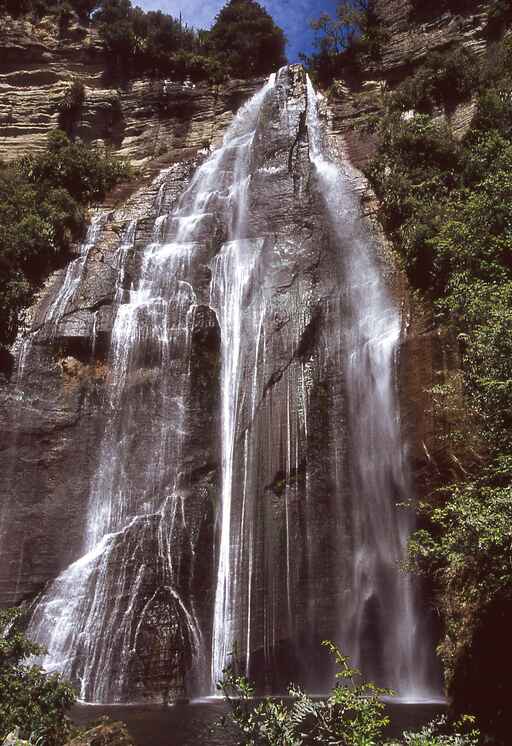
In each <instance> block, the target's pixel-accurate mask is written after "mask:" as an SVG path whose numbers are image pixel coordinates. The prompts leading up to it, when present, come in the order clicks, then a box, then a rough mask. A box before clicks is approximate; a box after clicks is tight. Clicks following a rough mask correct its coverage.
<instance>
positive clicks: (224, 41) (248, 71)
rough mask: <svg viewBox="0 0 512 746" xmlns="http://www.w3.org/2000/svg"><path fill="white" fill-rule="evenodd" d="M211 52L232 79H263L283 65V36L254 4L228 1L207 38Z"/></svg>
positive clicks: (253, 2) (267, 14)
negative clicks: (260, 76) (257, 77)
mask: <svg viewBox="0 0 512 746" xmlns="http://www.w3.org/2000/svg"><path fill="white" fill-rule="evenodd" d="M209 42H210V45H211V48H212V51H213V52H214V53H215V54H216V56H218V57H219V59H220V60H221V62H222V63H223V64H224V65H225V66H226V68H227V69H228V72H229V73H230V74H231V75H234V76H238V77H242V78H246V77H251V76H255V75H266V74H268V73H270V72H272V71H274V70H276V69H278V68H279V67H281V66H282V65H284V64H285V63H286V56H285V45H286V38H285V35H284V33H283V31H282V29H280V28H279V27H278V26H277V25H276V24H275V23H274V20H273V18H272V16H270V15H269V13H267V11H266V10H265V9H264V8H263V7H262V6H261V5H260V4H259V3H257V2H256V0H229V2H228V3H227V4H226V5H225V6H224V8H222V10H221V11H220V13H219V14H218V16H217V18H216V20H215V24H214V26H213V28H212V30H211V33H210V35H209Z"/></svg>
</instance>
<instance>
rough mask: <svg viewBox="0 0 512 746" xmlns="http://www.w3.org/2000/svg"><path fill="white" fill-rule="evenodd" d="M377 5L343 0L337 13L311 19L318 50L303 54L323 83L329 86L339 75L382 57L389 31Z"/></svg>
mask: <svg viewBox="0 0 512 746" xmlns="http://www.w3.org/2000/svg"><path fill="white" fill-rule="evenodd" d="M375 5H376V4H375V0H350V1H349V0H344V1H343V2H340V3H338V5H337V7H336V12H335V15H334V17H331V16H330V15H329V14H328V13H325V12H323V13H321V15H320V16H319V18H317V19H316V20H314V21H313V22H312V23H311V28H312V29H313V30H314V31H315V32H316V34H317V38H316V42H315V43H316V48H317V50H318V51H317V52H316V53H314V54H312V55H311V56H309V57H308V56H305V55H302V57H303V59H304V61H305V63H306V64H307V66H308V68H309V71H310V73H311V74H312V75H313V76H314V77H315V78H316V80H318V82H319V83H320V84H321V85H324V86H328V85H330V83H332V81H333V80H334V79H335V78H337V77H338V78H340V77H354V76H355V77H357V76H359V75H360V74H361V69H362V64H363V62H372V61H373V62H376V61H378V60H379V59H380V53H381V48H382V44H383V43H384V41H385V40H386V33H385V31H384V30H383V28H382V27H381V25H380V23H379V19H378V16H377V13H376V9H375Z"/></svg>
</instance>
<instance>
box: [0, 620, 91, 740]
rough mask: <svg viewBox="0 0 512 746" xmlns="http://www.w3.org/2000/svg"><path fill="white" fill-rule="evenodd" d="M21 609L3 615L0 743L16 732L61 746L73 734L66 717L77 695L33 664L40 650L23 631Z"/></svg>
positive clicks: (0, 652) (0, 623) (0, 668)
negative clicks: (32, 658) (32, 661)
mask: <svg viewBox="0 0 512 746" xmlns="http://www.w3.org/2000/svg"><path fill="white" fill-rule="evenodd" d="M22 620H23V612H22V611H21V610H20V609H7V610H4V611H0V739H3V738H5V737H6V736H7V735H8V734H9V733H10V732H11V731H13V730H14V729H15V728H19V729H20V736H21V737H22V738H28V737H30V736H33V737H36V738H37V739H38V742H39V743H44V744H45V746H61V744H63V743H64V742H65V741H66V740H67V737H68V736H69V735H70V733H71V732H72V724H71V722H70V720H69V719H68V718H67V716H66V713H67V711H68V710H69V708H70V707H71V706H72V705H73V704H74V702H75V698H76V694H75V692H74V690H73V689H72V687H71V686H70V685H69V684H68V683H66V682H64V681H62V679H61V678H60V677H59V676H58V675H51V676H50V675H48V674H46V673H45V672H44V671H43V670H42V669H41V668H40V667H39V666H36V665H33V664H31V662H30V660H29V659H30V658H31V656H34V655H40V654H41V653H42V652H43V650H42V648H41V647H40V646H38V645H35V644H34V643H32V642H30V641H29V640H28V639H27V638H26V637H25V635H24V634H23V632H22V631H21V629H20V623H21V622H22Z"/></svg>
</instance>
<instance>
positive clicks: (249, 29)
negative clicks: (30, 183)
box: [0, 0, 286, 134]
mask: <svg viewBox="0 0 512 746" xmlns="http://www.w3.org/2000/svg"><path fill="white" fill-rule="evenodd" d="M2 11H4V12H8V13H10V14H11V15H13V16H20V15H24V14H28V13H31V14H32V15H33V16H34V17H35V18H36V19H37V17H40V16H42V15H44V14H46V13H49V14H51V15H53V16H55V17H56V19H57V22H58V24H59V29H60V33H61V34H65V33H66V31H67V29H68V27H69V25H70V24H71V22H72V21H73V16H74V14H76V15H77V16H78V17H79V18H80V19H81V20H82V21H86V22H89V21H90V22H92V24H93V25H94V26H95V27H96V28H97V29H98V33H99V36H100V39H101V41H102V44H103V49H104V52H105V66H106V70H107V71H108V73H109V75H110V76H111V77H112V78H113V79H114V80H116V79H117V80H119V81H123V80H127V79H129V78H131V77H134V76H137V75H151V76H155V77H162V76H170V77H172V78H174V79H177V80H185V79H186V78H190V79H191V80H192V81H194V82H197V81H201V80H208V81H210V82H212V83H218V82H220V81H222V80H223V79H224V78H226V76H227V75H232V76H237V77H240V78H250V77H253V76H259V75H267V74H268V73H270V72H272V71H273V70H276V69H277V68H279V67H281V66H282V65H284V64H285V63H286V58H285V54H284V50H285V42H286V40H285V37H284V34H283V32H282V30H281V29H280V28H278V27H277V26H276V24H275V23H274V21H273V20H272V17H271V16H270V15H269V14H268V13H267V11H266V10H265V9H264V8H263V7H262V6H261V5H260V4H259V3H257V2H256V1H255V0H228V2H227V4H226V5H225V7H224V8H223V9H222V10H221V11H220V13H219V14H218V16H217V18H216V21H215V24H214V26H213V28H212V30H211V32H207V31H202V30H200V31H196V30H194V29H192V28H189V27H188V26H187V25H186V24H183V23H182V21H181V19H177V18H174V17H173V16H171V15H169V14H167V13H163V12H162V11H160V10H158V11H148V12H145V11H144V10H142V9H141V8H139V7H134V6H133V5H132V2H131V0H0V12H2ZM69 93H70V92H68V94H69ZM71 103H73V108H72V107H70V104H71ZM60 113H61V117H60V126H61V128H62V129H64V130H66V132H68V133H70V134H71V133H72V130H73V126H74V124H75V120H76V119H77V117H78V114H79V107H78V106H77V102H76V101H75V102H71V100H70V97H69V95H67V96H66V97H65V99H64V100H63V102H62V103H61V107H60Z"/></svg>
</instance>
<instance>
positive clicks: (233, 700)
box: [218, 641, 389, 746]
mask: <svg viewBox="0 0 512 746" xmlns="http://www.w3.org/2000/svg"><path fill="white" fill-rule="evenodd" d="M323 644H324V645H325V646H326V647H327V648H328V649H329V650H330V652H331V653H332V655H333V657H334V659H335V661H336V665H337V668H338V671H337V673H336V679H337V683H336V685H335V686H334V688H333V689H332V691H331V694H330V695H329V696H328V697H327V699H324V700H314V699H312V698H311V697H309V696H308V695H307V694H305V693H304V692H303V691H302V690H301V689H298V688H297V687H295V686H293V685H292V686H290V688H289V695H290V697H291V698H292V700H291V702H287V701H283V700H280V699H269V698H265V699H263V700H261V701H260V702H255V701H254V694H255V691H254V687H253V685H252V684H251V683H250V682H249V681H248V680H247V679H246V678H245V677H244V676H240V675H237V674H236V673H235V672H234V670H233V669H227V670H226V671H225V672H224V678H223V680H222V681H221V682H220V683H219V684H218V688H219V690H220V691H222V693H223V695H224V698H225V699H226V701H227V703H228V704H229V707H230V716H229V718H230V722H231V723H232V724H234V726H235V728H236V731H237V734H238V736H239V737H240V738H242V739H243V740H242V741H240V743H242V744H245V745H246V746H250V745H252V744H261V746H264V744H268V746H300V745H301V744H306V743H308V744H314V743H321V744H344V746H374V745H376V744H378V743H382V737H383V731H384V728H385V727H386V726H387V725H388V723H389V720H388V718H387V717H386V715H385V714H384V708H385V705H384V704H383V702H382V701H381V697H382V695H384V694H389V692H387V691H386V690H384V689H380V688H378V687H376V686H375V685H374V684H372V683H370V682H365V681H363V680H362V679H361V677H360V674H359V672H358V671H356V670H355V669H353V668H351V667H350V665H349V660H348V658H347V657H346V656H344V655H342V653H341V652H340V650H339V649H338V648H337V647H336V645H334V644H333V643H331V642H328V641H326V642H324V643H323Z"/></svg>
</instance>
